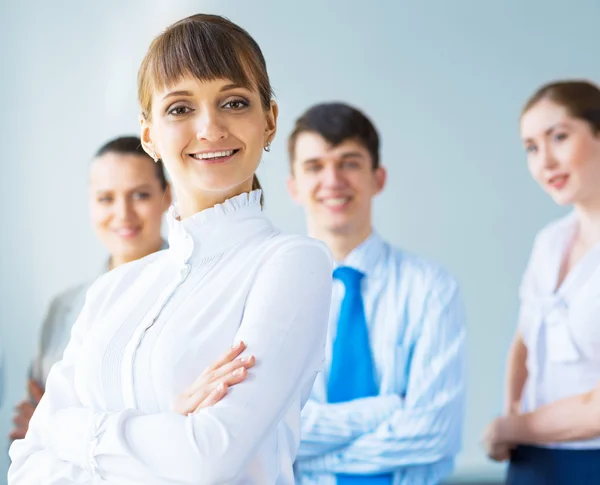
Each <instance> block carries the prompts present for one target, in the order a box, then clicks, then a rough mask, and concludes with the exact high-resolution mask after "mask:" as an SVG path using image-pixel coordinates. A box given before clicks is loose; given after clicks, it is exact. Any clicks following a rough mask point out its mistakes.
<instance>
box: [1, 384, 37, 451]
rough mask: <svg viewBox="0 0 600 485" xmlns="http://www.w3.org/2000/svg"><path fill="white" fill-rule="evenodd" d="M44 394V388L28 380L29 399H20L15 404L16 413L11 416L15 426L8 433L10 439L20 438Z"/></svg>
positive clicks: (24, 433) (25, 432)
mask: <svg viewBox="0 0 600 485" xmlns="http://www.w3.org/2000/svg"><path fill="white" fill-rule="evenodd" d="M43 395H44V389H43V388H42V386H40V385H39V384H38V383H37V382H36V381H34V380H32V379H30V380H29V396H30V399H26V400H25V401H21V402H20V403H19V404H17V406H16V408H15V410H16V414H15V416H14V418H13V423H14V424H15V428H14V429H13V430H12V431H11V432H10V434H9V435H8V437H9V439H10V440H11V441H13V440H22V439H23V438H25V435H26V434H27V430H28V429H29V421H30V420H31V417H32V416H33V412H34V411H35V408H36V407H37V405H38V403H39V402H40V400H41V399H42V396H43Z"/></svg>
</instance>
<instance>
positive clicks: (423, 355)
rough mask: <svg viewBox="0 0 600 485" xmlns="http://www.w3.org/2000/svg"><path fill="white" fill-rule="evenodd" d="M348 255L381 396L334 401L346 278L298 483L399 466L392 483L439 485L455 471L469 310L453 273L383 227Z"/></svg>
mask: <svg viewBox="0 0 600 485" xmlns="http://www.w3.org/2000/svg"><path fill="white" fill-rule="evenodd" d="M343 265H346V266H351V267H353V268H356V269H358V270H360V271H362V272H364V273H365V275H366V276H365V278H364V279H363V288H362V292H363V298H364V305H365V315H366V317H367V325H368V327H369V337H370V340H371V348H372V353H373V359H374V365H375V369H376V376H375V378H376V381H377V383H378V384H379V387H380V396H376V397H369V398H362V399H356V400H354V401H350V402H347V403H340V404H327V397H326V396H327V394H326V389H327V378H328V369H329V367H330V365H331V347H332V345H331V344H332V341H333V339H334V338H335V331H336V325H337V319H338V313H339V309H340V305H341V301H342V298H343V293H344V289H343V285H342V283H341V282H339V281H336V282H335V285H334V288H333V296H332V304H331V315H330V327H329V329H330V331H329V335H328V342H327V361H326V365H325V371H324V372H323V373H322V374H320V375H319V376H318V377H317V380H316V382H315V386H314V388H313V391H312V394H311V398H310V400H309V401H308V403H307V404H306V406H305V407H304V410H303V412H302V442H301V445H300V450H299V453H298V457H297V461H296V465H295V470H296V483H297V484H299V485H335V483H336V480H335V474H336V473H350V474H367V475H368V474H378V473H389V472H393V473H394V482H393V484H394V485H413V484H414V485H433V484H437V483H439V482H441V481H442V480H444V479H445V478H447V477H448V476H449V475H450V473H451V472H452V469H453V466H454V458H455V456H456V454H457V453H458V451H459V450H460V447H461V435H462V425H463V417H464V404H465V385H466V382H465V380H466V366H465V357H466V356H465V313H464V308H463V305H462V302H461V299H460V295H459V290H458V286H457V284H456V282H455V281H454V279H453V278H452V277H451V276H450V275H448V273H446V272H445V271H444V270H442V269H441V268H440V267H438V266H437V265H435V264H433V263H431V262H428V261H426V260H424V259H422V258H419V257H416V256H414V255H410V254H407V253H405V252H401V251H399V250H397V249H395V248H393V247H392V246H390V245H389V244H387V243H386V242H385V241H383V240H382V239H381V238H380V237H379V236H378V235H377V234H372V235H371V236H370V237H369V238H368V239H367V240H366V241H365V242H364V243H363V244H361V245H360V246H359V247H357V248H356V249H354V251H352V252H351V253H350V254H349V255H348V257H347V258H346V260H345V261H344V262H343Z"/></svg>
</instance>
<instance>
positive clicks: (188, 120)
mask: <svg viewBox="0 0 600 485" xmlns="http://www.w3.org/2000/svg"><path fill="white" fill-rule="evenodd" d="M276 120H277V105H276V104H275V103H274V102H272V103H271V106H270V107H269V109H268V110H265V109H264V107H263V105H262V104H261V99H260V96H259V93H258V91H257V90H256V89H253V90H250V89H246V88H243V87H241V86H237V85H235V84H234V83H232V82H231V81H229V80H227V79H218V80H213V81H199V80H198V79H196V78H193V77H187V78H184V79H182V80H181V81H180V82H178V83H177V84H175V85H173V86H170V87H169V88H167V89H165V90H164V91H162V92H156V93H154V95H153V97H152V111H151V119H150V120H148V121H146V120H142V140H143V142H144V146H145V148H146V149H147V150H148V151H149V152H150V153H152V152H154V153H155V154H156V156H157V157H159V158H162V160H163V162H164V164H165V167H166V168H167V170H168V172H169V174H170V176H171V180H172V181H173V186H174V189H175V192H176V194H177V198H178V202H179V203H180V205H183V206H185V205H189V204H191V205H192V206H194V205H198V201H202V200H213V199H215V198H216V199H219V198H222V197H223V196H224V197H225V198H227V197H231V196H233V195H237V194H239V193H242V192H247V191H249V190H250V189H251V187H252V177H253V175H254V172H255V171H256V169H257V167H258V164H259V163H260V160H261V156H262V152H263V149H264V147H265V146H266V145H267V144H268V143H270V142H271V140H272V139H273V137H274V135H275V131H276ZM200 205H201V204H200ZM180 208H181V209H182V215H183V216H187V215H190V214H183V213H184V212H185V210H184V209H183V208H182V207H180Z"/></svg>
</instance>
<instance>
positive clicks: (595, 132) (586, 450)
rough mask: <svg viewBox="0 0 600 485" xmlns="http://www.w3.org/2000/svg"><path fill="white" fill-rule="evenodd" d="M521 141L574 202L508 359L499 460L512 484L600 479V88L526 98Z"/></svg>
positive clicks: (492, 437) (575, 86) (529, 285)
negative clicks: (507, 464) (505, 465)
mask: <svg viewBox="0 0 600 485" xmlns="http://www.w3.org/2000/svg"><path fill="white" fill-rule="evenodd" d="M521 137H522V139H523V144H524V146H525V150H526V154H527V164H528V167H529V171H530V173H531V175H532V177H533V178H534V179H535V180H536V181H537V182H538V183H539V184H540V186H541V187H542V188H543V190H545V191H546V192H547V193H548V194H549V195H550V196H551V197H552V199H553V200H554V201H555V202H556V203H557V204H560V205H569V206H572V207H573V209H574V210H573V212H572V213H571V214H569V215H568V216H566V217H564V218H562V219H560V220H558V221H555V222H552V223H551V224H549V225H548V226H547V227H546V228H544V229H543V230H542V231H541V232H540V233H539V234H538V235H537V237H536V240H535V243H534V247H533V251H532V254H531V258H530V261H529V265H528V267H527V269H526V271H525V275H524V276H523V281H522V284H521V290H520V296H521V312H520V319H519V325H518V328H517V332H516V335H515V338H514V342H513V345H512V347H511V350H510V354H509V358H508V369H507V378H506V405H505V416H503V417H501V418H498V419H496V420H495V421H494V422H492V423H491V424H490V426H489V427H488V429H487V432H486V444H487V450H488V454H489V455H490V457H492V458H493V459H495V460H500V461H501V460H507V459H510V467H509V471H508V480H507V483H508V484H509V485H525V484H527V485H542V484H547V483H556V484H558V485H560V484H570V483H600V425H599V423H600V421H599V420H598V416H599V415H600V355H599V353H598V348H599V346H600V329H599V325H598V322H599V321H600V290H599V289H600V191H599V190H598V187H600V88H598V87H597V86H595V85H593V84H591V83H589V82H585V81H562V82H556V83H551V84H548V85H546V86H543V87H542V88H540V90H539V91H537V92H536V93H535V94H534V95H533V96H532V98H531V99H530V100H529V101H528V102H527V103H526V105H525V108H524V110H523V114H522V117H521Z"/></svg>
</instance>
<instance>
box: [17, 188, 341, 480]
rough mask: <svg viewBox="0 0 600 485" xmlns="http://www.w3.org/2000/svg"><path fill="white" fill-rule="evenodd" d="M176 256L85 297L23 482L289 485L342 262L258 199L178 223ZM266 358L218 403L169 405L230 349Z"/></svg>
mask: <svg viewBox="0 0 600 485" xmlns="http://www.w3.org/2000/svg"><path fill="white" fill-rule="evenodd" d="M169 226H170V234H169V243H170V248H169V249H168V250H166V251H161V252H158V253H155V254H153V255H150V256H148V257H146V258H144V259H142V260H139V261H136V262H132V263H130V264H127V265H124V266H122V267H119V268H117V269H116V270H114V271H111V272H110V273H108V274H106V275H104V276H102V277H101V278H100V279H99V280H98V281H97V282H96V283H95V284H94V285H93V286H92V288H91V289H90V290H89V292H88V295H87V299H86V304H85V306H84V308H83V310H82V314H81V316H80V317H79V319H78V320H77V323H76V324H75V326H74V329H73V333H72V337H71V341H70V343H69V345H68V347H67V349H66V351H65V354H64V357H63V360H62V361H61V362H60V363H58V364H57V365H55V366H54V367H53V368H52V370H51V372H50V375H49V378H48V383H47V391H46V394H45V395H44V398H43V399H42V401H41V403H40V405H39V406H38V408H37V410H36V412H35V414H34V416H33V418H32V420H31V424H30V427H29V431H28V433H27V436H26V438H25V440H21V441H17V442H15V443H14V444H13V446H12V447H11V451H10V455H11V459H12V466H11V468H10V471H9V477H8V482H9V484H11V485H17V484H28V485H29V484H34V483H35V484H38V483H39V484H44V485H58V484H61V485H68V484H98V483H110V484H111V485H112V484H114V485H133V484H140V485H141V484H143V485H159V484H160V485H167V484H207V485H208V484H210V485H213V484H217V483H232V484H242V483H243V484H256V485H268V484H277V485H292V484H293V483H294V482H293V471H292V464H293V461H294V458H295V455H296V452H297V449H298V445H299V440H300V436H299V434H300V411H301V409H302V407H303V405H304V403H305V401H306V399H307V398H308V395H309V393H310V389H311V387H312V384H313V382H314V379H315V376H316V374H317V372H318V371H320V370H321V369H322V366H323V361H324V353H325V350H324V349H325V340H326V331H327V330H326V329H327V320H328V315H329V304H330V298H331V287H332V260H331V256H330V254H329V252H328V250H327V249H326V248H325V246H324V245H323V244H322V243H320V242H317V241H315V240H313V239H309V238H307V237H302V236H289V235H284V234H281V233H280V232H279V231H278V230H276V229H275V228H274V227H273V226H272V225H271V223H270V222H269V220H268V219H267V218H266V216H265V215H264V214H263V212H262V210H261V208H260V191H253V192H251V193H250V194H242V195H239V196H237V197H234V198H233V199H230V200H228V201H226V202H225V203H224V204H221V205H218V206H215V207H214V208H211V209H208V210H205V211H202V212H200V213H198V214H196V215H194V216H192V217H190V218H188V219H185V220H184V221H182V222H179V221H177V220H176V219H175V218H174V216H173V214H172V212H171V216H170V217H169ZM238 340H243V341H244V342H245V343H246V344H247V346H248V349H247V352H248V353H250V354H252V355H255V356H256V362H257V364H256V366H255V367H254V368H252V369H251V370H250V371H249V374H250V375H249V378H248V379H247V380H246V381H244V382H243V383H241V384H239V385H237V386H234V387H233V388H232V389H231V390H230V392H229V393H228V395H227V396H225V398H224V399H223V400H222V401H221V402H219V403H218V404H217V405H215V406H214V407H211V408H207V409H201V410H199V411H197V412H196V413H194V414H190V415H188V416H187V417H186V416H181V415H178V414H175V413H174V412H172V411H171V407H172V403H173V399H174V397H175V396H176V395H177V394H179V393H181V392H182V391H183V390H184V389H186V388H187V387H188V386H189V385H191V384H192V382H193V381H194V380H195V379H196V378H197V377H198V376H199V375H200V374H201V373H202V371H203V370H204V369H205V368H206V367H207V366H208V365H209V364H211V363H213V362H214V361H215V360H216V359H217V357H219V356H221V355H222V354H223V353H224V352H225V351H226V350H227V349H228V348H229V347H230V346H231V345H232V344H233V343H234V342H236V341H238Z"/></svg>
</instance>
